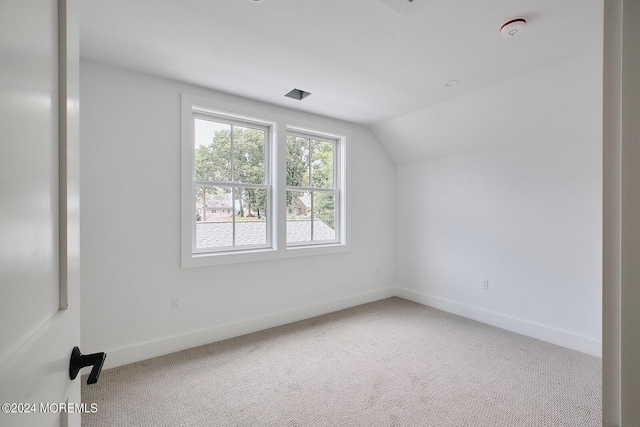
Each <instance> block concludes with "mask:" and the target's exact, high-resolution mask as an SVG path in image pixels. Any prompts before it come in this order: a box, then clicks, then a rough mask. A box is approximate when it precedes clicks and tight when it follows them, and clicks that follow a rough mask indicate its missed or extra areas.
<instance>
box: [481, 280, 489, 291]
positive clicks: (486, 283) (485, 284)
mask: <svg viewBox="0 0 640 427" xmlns="http://www.w3.org/2000/svg"><path fill="white" fill-rule="evenodd" d="M482 289H484V290H485V291H488V290H489V279H482Z"/></svg>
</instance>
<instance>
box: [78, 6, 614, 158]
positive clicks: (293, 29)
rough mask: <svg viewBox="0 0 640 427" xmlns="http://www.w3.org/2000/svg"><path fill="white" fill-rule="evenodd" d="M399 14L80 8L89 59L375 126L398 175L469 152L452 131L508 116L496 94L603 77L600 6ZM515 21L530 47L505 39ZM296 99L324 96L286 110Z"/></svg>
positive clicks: (421, 9) (338, 9)
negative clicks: (580, 64)
mask: <svg viewBox="0 0 640 427" xmlns="http://www.w3.org/2000/svg"><path fill="white" fill-rule="evenodd" d="M394 1H396V0H377V1H373V0H263V1H261V2H255V1H251V0H182V1H175V0H133V1H132V0H109V1H106V0H83V1H82V2H81V55H82V57H84V58H88V59H93V60H97V61H102V62H107V63H111V64H114V65H118V66H122V67H125V68H130V69H134V70H139V71H143V72H147V73H151V74H156V75H160V76H164V77H168V78H173V79H178V80H182V81H185V82H189V83H193V84H197V85H201V86H205V87H210V88H213V89H217V90H221V91H224V92H229V93H233V94H237V95H240V96H245V97H249V98H253V99H257V100H260V101H265V102H269V103H272V104H276V105H283V106H287V107H291V108H296V109H300V110H304V111H308V112H312V113H316V114H320V115H325V116H329V117H334V118H338V119H342V120H346V121H352V122H356V123H361V124H365V125H368V126H371V127H372V128H373V129H374V131H375V132H376V134H377V135H378V137H379V138H380V140H381V142H382V143H383V144H384V145H385V147H386V149H387V150H388V152H389V153H390V154H391V156H392V157H393V158H394V159H395V160H396V161H400V162H401V161H406V160H407V158H412V159H415V158H417V156H418V155H419V157H421V158H422V157H424V158H429V157H433V156H441V155H448V154H455V153H456V152H458V151H460V150H462V149H466V147H465V145H464V144H462V143H460V141H458V144H457V145H456V141H455V138H456V135H455V134H452V135H449V136H447V135H443V132H445V131H443V129H447V128H449V129H450V128H459V127H460V126H461V123H462V122H465V121H467V120H468V122H465V123H468V125H467V127H468V128H473V127H474V125H473V123H474V122H473V116H474V114H473V111H466V110H465V111H464V114H462V113H460V114H455V110H457V109H458V108H462V107H461V105H462V104H464V105H465V107H464V108H467V109H469V108H480V109H481V110H484V112H483V111H479V110H476V111H477V112H478V113H479V116H480V117H482V114H486V112H487V111H491V110H492V109H496V110H497V109H499V107H500V106H498V105H494V101H495V100H494V98H495V97H494V96H493V95H491V93H490V92H487V91H486V90H485V89H487V88H489V87H493V86H496V85H499V84H501V83H504V82H507V81H514V82H516V81H517V78H518V77H519V76H523V75H525V74H528V73H533V72H537V71H538V70H541V69H543V68H545V67H552V66H557V65H558V64H560V63H561V62H563V61H571V60H572V58H580V57H590V58H591V60H590V62H589V61H587V62H588V64H586V65H587V66H589V67H595V66H597V63H595V62H597V61H598V59H597V58H598V55H599V53H600V52H601V39H602V8H603V5H602V0H486V1H477V0H414V2H413V4H414V7H415V9H413V10H411V13H402V11H398V10H397V8H395V9H394V7H393V5H392V4H390V3H393V2H394ZM390 6H391V7H390ZM514 17H524V18H526V19H527V21H528V25H527V29H526V31H525V33H524V34H522V35H521V36H519V37H517V38H515V39H512V40H507V39H503V38H501V37H500V36H499V31H498V29H499V26H500V25H501V24H502V23H503V22H505V21H506V20H508V19H511V18H514ZM594 61H595V62H594ZM560 69H562V67H561V66H560ZM539 77H540V78H541V79H542V80H544V79H545V77H541V76H539ZM548 78H549V79H550V81H549V82H548V83H550V84H551V85H553V84H558V81H557V80H558V79H560V78H564V77H557V78H554V76H553V75H550V76H549V77H548ZM452 79H455V80H458V81H459V82H460V83H459V84H458V85H456V86H452V87H447V86H445V83H446V82H447V81H449V80H452ZM540 84H541V85H542V86H545V83H544V81H541V82H540ZM500 87H501V88H502V89H500V90H504V91H508V90H513V91H519V90H520V89H525V90H524V92H527V90H526V88H518V87H513V88H511V89H509V87H510V86H509V85H508V84H507V86H500ZM549 87H551V86H549ZM292 88H299V89H302V90H304V91H308V92H311V93H312V94H313V95H312V96H309V97H307V98H305V99H304V100H303V101H297V100H292V99H289V98H286V97H284V94H286V93H287V92H289V91H290V90H291V89H292ZM483 90H485V91H484V92H483ZM529 92H531V91H530V90H529ZM473 93H475V94H476V95H475V97H476V98H477V97H482V94H483V93H484V97H482V99H476V98H474V97H472V98H469V99H470V101H469V102H470V103H468V104H467V103H461V101H456V99H458V98H462V97H466V96H469V95H470V94H473ZM530 95H531V96H535V95H536V93H530ZM496 99H497V98H496ZM458 104H460V105H458ZM473 106H475V107H473ZM521 107H522V106H521ZM535 111H536V109H535V108H534V110H532V112H533V113H535ZM522 114H524V115H526V114H528V112H527V111H523V112H522ZM447 117H449V119H448V120H449V121H444V120H447ZM426 123H428V124H429V127H430V128H434V129H437V128H440V131H438V132H436V133H434V134H432V133H430V131H429V130H428V129H427V130H425V126H424V124H426ZM416 126H417V127H416ZM445 133H446V132H445ZM418 134H420V135H422V136H421V139H422V140H423V141H427V142H428V143H423V144H418V143H416V135H418ZM445 140H448V142H446V143H448V144H454V147H455V149H450V150H447V149H443V148H442V146H440V145H439V144H445ZM452 140H454V141H453V142H452ZM478 144H480V142H478ZM425 147H426V148H425ZM476 148H477V147H476ZM411 153H413V154H411Z"/></svg>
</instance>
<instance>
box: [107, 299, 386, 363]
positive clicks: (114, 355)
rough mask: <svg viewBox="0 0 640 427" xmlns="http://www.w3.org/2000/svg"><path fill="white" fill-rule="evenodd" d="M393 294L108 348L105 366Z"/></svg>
mask: <svg viewBox="0 0 640 427" xmlns="http://www.w3.org/2000/svg"><path fill="white" fill-rule="evenodd" d="M393 296H396V288H394V287H389V288H384V289H380V290H376V291H372V292H366V293H362V294H358V295H352V296H349V297H345V298H338V299H334V300H331V301H325V302H322V303H319V304H313V305H308V306H304V307H299V308H295V309H292V310H286V311H282V312H279V313H274V314H269V315H266V316H262V317H256V318H253V319H247V320H242V321H239V322H234V323H228V324H225V325H220V326H217V327H214V328H209V329H205V330H201V331H197V332H192V333H189V334H185V335H179V336H174V337H169V338H164V339H161V340H157V341H151V342H146V343H141V344H137V345H134V346H130V347H125V348H120V349H116V350H109V351H107V359H106V360H105V365H104V369H109V368H115V367H117V366H122V365H127V364H129V363H134V362H139V361H141V360H146V359H150V358H152V357H158V356H163V355H165V354H170V353H174V352H176V351H180V350H186V349H188V348H192V347H197V346H200V345H205V344H209V343H213V342H216V341H222V340H225V339H229V338H234V337H238V336H241V335H246V334H250V333H252V332H258V331H262V330H264V329H269V328H273V327H276V326H281V325H286V324H288V323H292V322H297V321H300V320H305V319H310V318H312V317H316V316H321V315H323V314H328V313H332V312H334V311H338V310H344V309H346V308H351V307H355V306H358V305H362V304H367V303H370V302H374V301H379V300H382V299H385V298H391V297H393Z"/></svg>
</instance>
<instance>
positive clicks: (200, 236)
mask: <svg viewBox="0 0 640 427" xmlns="http://www.w3.org/2000/svg"><path fill="white" fill-rule="evenodd" d="M193 122H194V123H193V125H194V156H195V159H194V180H193V186H194V188H193V194H194V195H195V200H194V203H195V208H194V216H195V239H194V241H193V252H196V253H202V252H212V251H222V250H227V251H228V250H235V249H248V248H265V247H270V246H271V244H270V242H271V239H270V232H269V229H270V224H269V221H268V217H269V216H270V215H269V205H270V203H269V198H270V185H269V180H268V177H269V174H268V165H269V160H268V153H269V149H268V148H269V128H268V127H265V126H262V125H259V124H255V123H250V122H241V121H231V120H228V119H224V118H222V117H218V116H215V115H208V114H204V113H194V115H193Z"/></svg>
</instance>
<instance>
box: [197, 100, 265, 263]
mask: <svg viewBox="0 0 640 427" xmlns="http://www.w3.org/2000/svg"><path fill="white" fill-rule="evenodd" d="M196 118H198V119H201V120H210V121H212V122H216V123H224V124H228V125H231V126H232V129H233V126H238V127H247V128H251V129H259V130H262V131H264V134H265V141H264V169H265V170H264V184H246V183H239V182H235V181H234V180H233V133H232V135H231V141H232V142H231V146H232V148H231V175H232V177H231V181H229V182H224V181H196V180H195V179H193V176H192V179H193V181H192V182H193V184H192V188H191V191H192V196H191V197H192V200H193V199H194V198H195V196H196V192H197V187H198V186H209V187H231V188H232V193H233V189H235V188H256V189H263V190H266V192H267V207H266V212H265V213H266V217H267V220H266V233H267V235H266V242H265V243H264V244H260V245H242V246H236V245H235V240H236V239H235V238H236V223H237V221H236V214H235V205H234V203H235V196H232V197H231V214H232V216H233V221H232V229H233V239H232V241H233V243H234V245H233V246H221V247H211V248H200V249H199V248H198V247H197V245H196V238H197V235H196V226H197V221H196V218H195V215H192V226H191V230H192V231H191V232H192V239H191V240H192V243H191V251H192V253H194V254H203V253H213V252H221V253H222V252H233V251H246V250H252V249H268V248H271V247H272V243H271V241H272V239H271V229H272V226H271V222H272V221H271V220H270V218H271V213H272V211H273V209H272V206H273V202H272V199H271V172H270V171H271V160H270V159H271V151H272V150H271V146H272V144H271V133H272V132H271V129H270V125H269V124H265V123H262V122H255V121H248V120H239V119H237V118H229V117H228V116H226V115H219V114H216V113H213V112H212V111H210V110H204V109H202V108H198V107H194V108H193V119H194V120H195V119H196ZM194 155H195V152H194ZM192 162H195V157H194V158H193V159H192ZM192 169H195V167H192ZM203 209H206V207H203Z"/></svg>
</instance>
